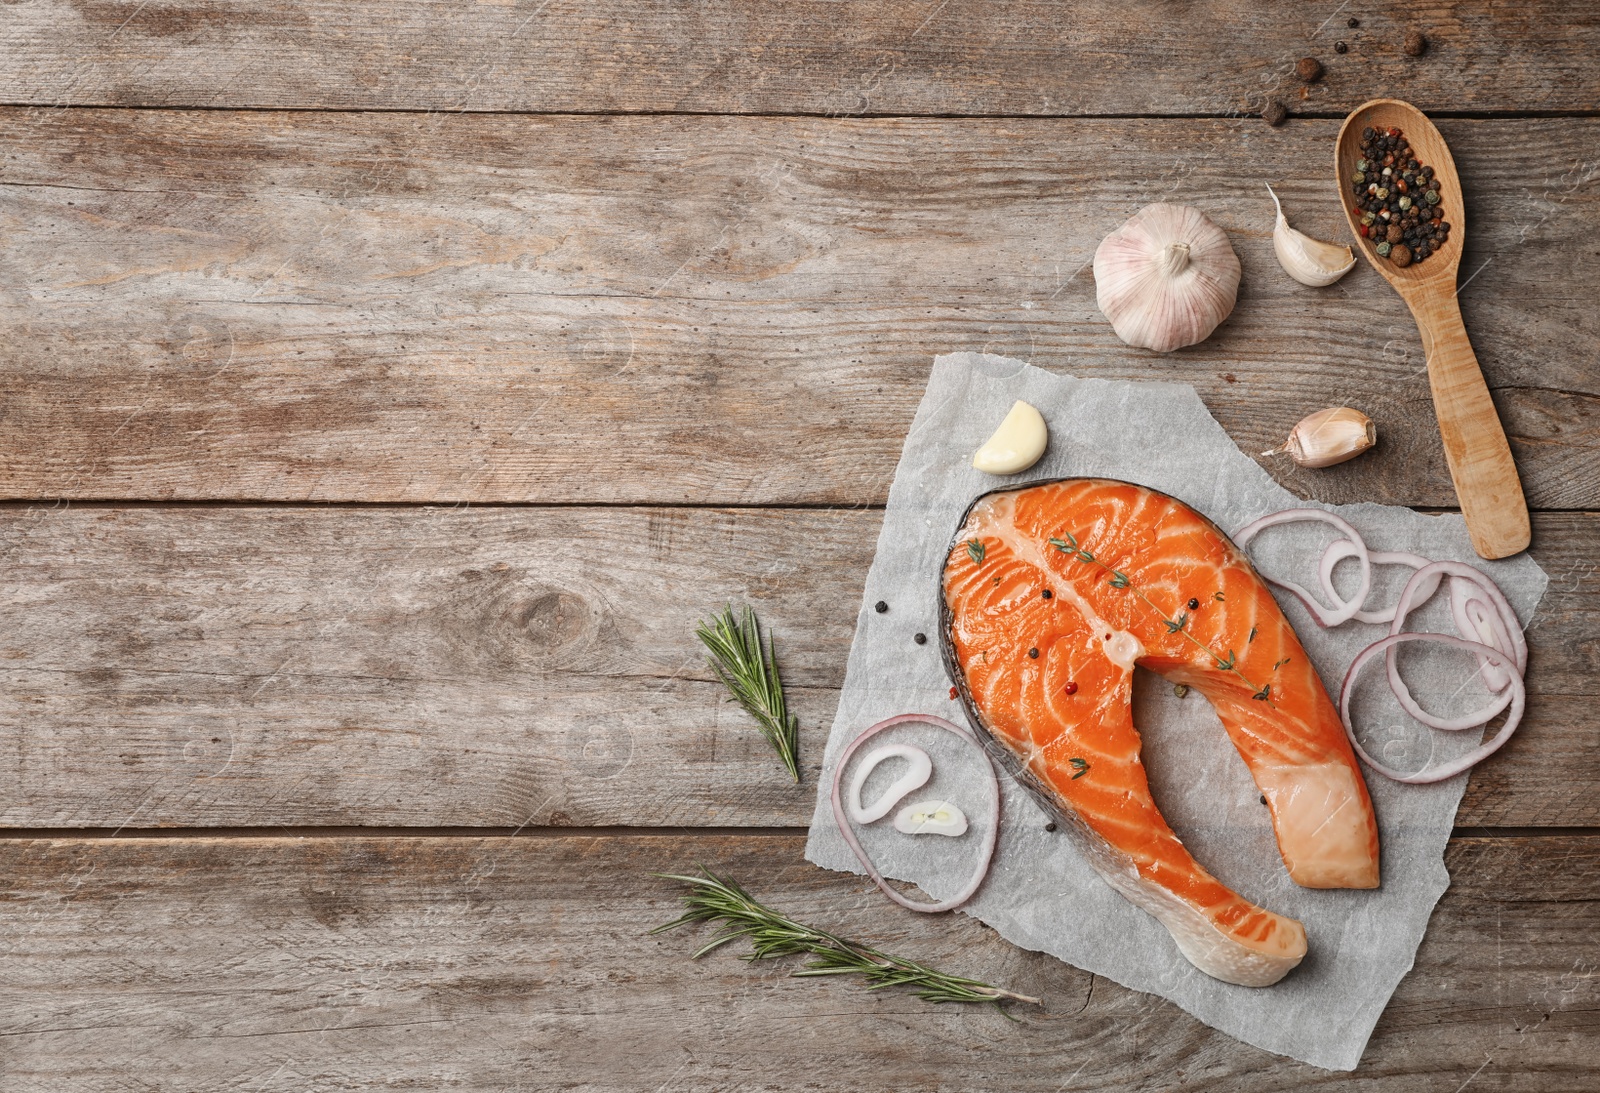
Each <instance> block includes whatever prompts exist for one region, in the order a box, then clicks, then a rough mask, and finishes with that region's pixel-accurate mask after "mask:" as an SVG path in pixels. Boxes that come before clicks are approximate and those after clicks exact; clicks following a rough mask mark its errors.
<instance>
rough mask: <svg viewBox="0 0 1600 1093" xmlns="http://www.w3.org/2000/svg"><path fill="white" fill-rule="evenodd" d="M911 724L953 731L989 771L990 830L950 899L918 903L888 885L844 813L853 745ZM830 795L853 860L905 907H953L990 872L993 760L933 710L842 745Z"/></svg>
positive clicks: (996, 815) (996, 805)
mask: <svg viewBox="0 0 1600 1093" xmlns="http://www.w3.org/2000/svg"><path fill="white" fill-rule="evenodd" d="M910 724H918V725H932V726H933V727H934V728H936V729H944V730H945V731H946V732H952V733H955V735H957V736H959V737H960V738H961V739H963V740H965V741H966V742H967V743H969V744H971V745H972V746H973V747H975V748H977V749H978V751H979V753H980V754H982V756H983V769H984V771H985V772H986V773H987V774H988V775H989V779H988V781H989V815H990V816H991V817H993V819H991V820H990V822H989V830H988V832H987V833H986V834H985V835H984V837H983V850H982V857H980V858H979V860H978V866H977V868H976V869H974V870H973V873H972V879H971V880H970V881H968V882H967V884H966V886H965V887H964V888H962V889H961V891H959V892H957V893H956V894H955V895H953V896H951V897H950V898H949V899H947V900H942V901H940V902H938V903H917V902H916V901H915V900H910V899H907V898H906V897H905V896H903V895H901V894H900V893H899V892H898V891H896V890H895V889H894V888H892V887H890V885H889V882H888V881H886V880H884V879H883V874H881V873H879V872H878V867H877V866H875V865H873V864H872V859H871V858H870V857H868V856H867V852H866V851H865V850H864V849H862V846H861V842H860V840H858V839H857V838H856V833H855V831H854V830H853V829H852V828H851V827H850V819H849V817H848V816H846V815H845V810H844V800H843V797H842V795H841V794H840V792H839V783H840V780H841V779H842V777H843V775H844V769H845V767H847V766H849V765H850V757H851V756H853V755H854V754H855V753H856V749H858V748H860V747H861V745H862V744H865V743H866V742H867V741H868V740H871V739H872V738H873V737H874V736H877V735H878V734H879V733H881V732H887V731H888V730H889V729H892V728H894V727H895V726H897V725H910ZM832 799H833V819H834V822H835V823H837V824H838V825H839V834H841V835H843V836H844V841H845V842H846V843H847V844H848V845H849V847H850V849H851V851H852V852H853V853H854V854H855V856H856V860H857V861H859V862H860V863H861V865H862V867H863V868H864V869H866V871H867V876H869V877H871V878H872V883H873V884H876V885H877V886H878V887H879V889H881V890H882V892H883V894H884V895H886V896H888V897H889V898H890V899H892V900H894V902H896V903H898V904H899V905H900V906H902V907H904V908H906V909H907V910H911V911H920V912H922V913H923V914H933V913H934V912H936V911H953V910H955V909H956V908H957V907H960V906H961V905H962V904H963V903H965V902H967V900H969V899H971V898H972V897H973V894H974V893H976V892H977V891H978V888H979V886H980V885H982V884H983V879H984V877H986V876H988V875H989V863H990V862H991V861H993V860H994V846H995V841H996V840H997V839H998V838H999V836H1000V779H999V776H998V775H996V774H995V772H994V763H993V762H991V761H990V759H989V753H988V752H987V751H984V749H983V746H982V745H981V744H979V743H978V741H977V739H976V738H975V737H974V736H973V735H972V734H971V733H970V732H968V731H967V730H966V729H963V728H962V727H961V726H960V725H956V724H954V723H952V722H949V721H946V720H945V719H944V718H942V717H934V716H933V715H932V714H925V713H904V714H900V715H899V716H897V717H891V718H887V719H886V720H883V721H880V722H878V723H877V724H876V725H873V726H872V727H871V728H869V729H867V731H866V732H864V733H862V734H861V735H860V736H858V737H856V738H855V739H854V740H852V741H851V742H850V746H849V747H847V748H845V749H844V754H843V755H841V756H839V762H838V764H837V765H836V766H835V767H834V768H833V792H832Z"/></svg>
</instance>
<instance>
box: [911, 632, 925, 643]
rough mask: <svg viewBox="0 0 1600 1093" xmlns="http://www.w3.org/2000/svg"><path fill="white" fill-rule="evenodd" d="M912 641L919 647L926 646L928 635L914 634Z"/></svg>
mask: <svg viewBox="0 0 1600 1093" xmlns="http://www.w3.org/2000/svg"><path fill="white" fill-rule="evenodd" d="M911 640H912V641H914V642H916V643H917V644H918V645H926V644H928V635H927V634H912V635H911Z"/></svg>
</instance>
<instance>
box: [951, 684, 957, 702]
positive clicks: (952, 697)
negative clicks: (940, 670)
mask: <svg viewBox="0 0 1600 1093" xmlns="http://www.w3.org/2000/svg"><path fill="white" fill-rule="evenodd" d="M955 700H956V689H955V688H954V687H951V688H950V701H951V702H954V701H955Z"/></svg>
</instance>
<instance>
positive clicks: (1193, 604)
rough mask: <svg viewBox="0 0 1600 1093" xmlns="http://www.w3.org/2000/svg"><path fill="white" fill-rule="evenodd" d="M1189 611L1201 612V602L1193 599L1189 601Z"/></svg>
mask: <svg viewBox="0 0 1600 1093" xmlns="http://www.w3.org/2000/svg"><path fill="white" fill-rule="evenodd" d="M1189 610H1190V611H1198V610H1200V601H1199V600H1197V599H1194V598H1192V597H1191V598H1190V600H1189Z"/></svg>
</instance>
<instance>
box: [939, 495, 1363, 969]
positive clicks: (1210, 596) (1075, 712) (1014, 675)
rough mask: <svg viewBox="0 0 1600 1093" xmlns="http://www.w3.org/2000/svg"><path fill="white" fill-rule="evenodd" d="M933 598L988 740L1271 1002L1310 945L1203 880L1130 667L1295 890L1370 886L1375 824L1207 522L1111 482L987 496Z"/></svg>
mask: <svg viewBox="0 0 1600 1093" xmlns="http://www.w3.org/2000/svg"><path fill="white" fill-rule="evenodd" d="M941 588H942V596H941V611H940V631H941V637H942V644H943V647H944V657H945V663H946V667H947V668H948V670H949V672H950V677H951V681H952V682H953V683H954V684H955V685H956V688H957V690H958V692H959V693H960V695H961V698H962V701H963V703H964V704H965V707H966V711H967V714H968V717H969V719H970V720H971V721H972V723H973V725H974V726H976V727H977V729H978V735H979V737H980V739H983V740H984V742H985V744H986V746H987V747H988V748H989V750H990V752H991V753H992V754H993V755H994V756H995V757H996V759H997V760H998V761H999V762H1000V763H1001V765H1002V766H1004V767H1005V768H1006V769H1007V770H1009V771H1010V772H1011V774H1012V775H1013V776H1015V777H1016V778H1017V780H1018V781H1019V782H1021V783H1022V785H1023V786H1025V787H1027V789H1028V790H1029V791H1031V792H1032V794H1033V795H1034V797H1036V798H1037V799H1038V801H1039V802H1040V803H1041V804H1042V805H1043V806H1044V808H1045V810H1046V812H1048V813H1049V814H1051V815H1052V816H1054V817H1055V818H1056V819H1057V821H1058V822H1059V824H1060V826H1061V828H1062V829H1063V830H1064V831H1065V832H1066V833H1067V834H1068V835H1069V836H1070V837H1071V838H1072V839H1073V841H1074V843H1075V845H1076V846H1077V847H1078V849H1079V850H1080V851H1082V852H1083V854H1084V856H1085V857H1086V858H1087V859H1088V861H1089V863H1090V864H1091V865H1093V866H1094V868H1095V869H1096V870H1097V871H1098V872H1099V873H1100V875H1101V876H1102V877H1104V878H1105V880H1106V882H1107V883H1109V884H1110V885H1111V887H1112V888H1114V889H1116V891H1117V892H1119V893H1120V894H1121V895H1122V896H1124V897H1125V898H1126V899H1128V900H1129V901H1131V902H1132V903H1133V904H1135V905H1136V906H1138V907H1140V908H1142V909H1143V910H1145V911H1147V912H1149V913H1150V914H1151V915H1153V916H1155V918H1156V919H1157V920H1158V921H1160V922H1161V924H1162V925H1163V926H1165V927H1166V928H1167V930H1168V932H1169V933H1171V934H1172V938H1173V940H1174V941H1175V942H1176V943H1177V946H1178V948H1179V950H1180V951H1182V953H1183V955H1184V956H1185V957H1187V958H1188V959H1189V960H1190V961H1191V962H1192V963H1193V964H1194V965H1195V966H1196V967H1198V968H1199V969H1200V970H1201V971H1203V972H1205V973H1206V974H1208V975H1211V976H1214V977H1216V978H1217V979H1221V980H1225V981H1227V982H1229V983H1238V984H1240V985H1243V986H1249V987H1262V986H1269V985H1271V984H1273V983H1276V982H1277V981H1278V980H1279V979H1281V978H1283V976H1284V975H1286V974H1288V972H1289V971H1290V970H1291V969H1292V968H1294V967H1295V966H1296V965H1297V964H1299V963H1300V960H1301V959H1302V958H1303V957H1304V956H1305V952H1306V936H1305V929H1304V927H1302V926H1301V924H1300V923H1299V922H1297V921H1295V920H1294V919H1292V918H1287V917H1285V916H1283V915H1278V914H1274V913H1273V912H1272V911H1269V910H1266V909H1265V908H1262V907H1258V906H1256V905H1255V904H1254V903H1252V902H1251V901H1250V900H1248V899H1245V898H1244V897H1243V896H1241V895H1239V894H1238V893H1236V892H1234V891H1232V890H1231V889H1229V888H1228V887H1227V886H1226V885H1224V884H1223V883H1222V882H1221V881H1219V880H1217V879H1216V878H1215V877H1213V876H1212V875H1211V874H1210V873H1208V872H1206V870H1205V868H1204V867H1203V866H1202V865H1201V864H1200V863H1199V862H1197V861H1195V860H1194V857H1193V856H1192V855H1190V853H1189V851H1188V850H1187V849H1185V848H1184V845H1183V843H1182V842H1180V841H1179V840H1178V837H1177V835H1175V834H1174V833H1173V831H1172V828H1171V827H1170V826H1168V824H1167V822H1166V820H1165V819H1164V818H1163V817H1162V815H1161V812H1160V810H1159V809H1158V808H1157V807H1156V803H1155V801H1154V800H1153V799H1152V797H1151V795H1150V784H1149V779H1148V778H1147V777H1146V774H1145V769H1144V766H1143V765H1142V763H1141V761H1140V758H1139V732H1138V730H1137V729H1136V728H1135V727H1134V724H1133V716H1132V698H1133V668H1134V665H1135V664H1138V665H1140V666H1142V667H1145V668H1148V669H1150V670H1152V671H1154V672H1156V673H1158V674H1160V675H1161V676H1164V677H1165V678H1167V679H1169V680H1172V681H1173V682H1175V683H1182V684H1185V685H1186V686H1188V687H1190V688H1192V689H1194V690H1196V691H1199V692H1200V693H1201V694H1203V695H1204V696H1205V697H1206V698H1207V699H1209V700H1210V702H1211V704H1212V706H1214V707H1215V708H1216V711H1217V714H1218V716H1219V717H1220V718H1221V720H1222V724H1223V726H1224V728H1225V729H1226V730H1227V732H1228V735H1229V737H1230V738H1231V739H1232V740H1233V744H1234V746H1235V748H1237V749H1238V752H1239V755H1240V756H1241V757H1242V758H1243V759H1244V761H1245V764H1246V766H1248V767H1249V769H1250V774H1251V776H1252V777H1254V778H1255V782H1256V785H1257V786H1259V787H1260V789H1261V795H1262V796H1263V797H1265V798H1266V801H1267V807H1268V808H1269V809H1270V810H1271V814H1272V825H1273V829H1274V831H1275V833H1276V835H1277V839H1278V849H1279V851H1280V852H1281V853H1282V855H1283V862H1284V865H1285V866H1287V868H1288V871H1289V876H1290V878H1291V879H1293V880H1294V881H1295V882H1296V883H1297V884H1300V885H1303V886H1305V887H1309V888H1375V887H1377V885H1378V825H1377V821H1376V819H1375V818H1374V816H1373V813H1372V801H1371V799H1370V798H1369V797H1368V796H1367V787H1366V783H1365V782H1364V781H1363V780H1362V778H1361V772H1360V770H1359V768H1358V767H1357V766H1356V760H1355V755H1354V754H1353V753H1352V751H1351V749H1350V744H1349V741H1348V740H1346V738H1345V734H1344V728H1343V726H1342V725H1341V724H1340V721H1339V715H1338V713H1337V711H1336V710H1335V709H1334V706H1333V703H1332V702H1331V701H1330V700H1329V698H1328V694H1327V692H1326V691H1325V690H1324V689H1323V686H1322V681H1321V679H1319V678H1318V676H1317V673H1316V670H1315V668H1314V667H1313V666H1312V664H1311V661H1310V658H1308V657H1307V656H1306V653H1305V650H1304V649H1303V648H1301V645H1300V642H1299V639H1297V638H1296V637H1295V634H1294V630H1293V629H1292V628H1291V627H1290V626H1289V621H1288V619H1286V618H1284V615H1283V611H1282V610H1281V609H1280V608H1279V607H1278V603H1277V601H1276V600H1274V599H1273V598H1272V593H1271V592H1270V591H1269V590H1268V588H1267V585H1266V582H1265V581H1263V580H1262V579H1261V576H1260V575H1259V574H1258V573H1256V571H1255V568H1254V567H1253V566H1251V564H1250V561H1249V559H1248V558H1246V557H1245V555H1244V553H1243V551H1241V550H1240V549H1239V548H1238V547H1237V546H1235V545H1234V544H1233V543H1232V542H1231V541H1230V540H1229V539H1228V537H1227V536H1226V535H1224V534H1223V533H1222V532H1221V531H1220V530H1219V529H1218V528H1217V527H1216V525H1214V524H1213V523H1211V521H1209V520H1207V519H1206V518H1205V517H1204V516H1201V515H1200V514H1199V513H1197V512H1195V511H1194V510H1193V509H1191V508H1190V507H1189V506H1187V505H1185V504H1183V503H1182V502H1181V501H1178V500H1176V499H1174V498H1171V497H1168V496H1167V495H1165V494H1162V493H1158V492H1156V491H1155V490H1152V489H1147V488H1145V487H1143V486H1136V485H1132V484H1130V483H1127V482H1116V481H1111V480H1108V479H1094V478H1077V479H1062V480H1060V481H1053V482H1042V483H1036V484H1032V485H1027V486H1020V487H1016V488H1014V489H1007V490H998V491H995V492H993V493H987V494H984V495H983V496H981V497H979V498H978V499H977V500H976V501H975V502H973V504H972V506H971V507H970V508H969V509H968V510H967V513H966V515H965V517H964V518H963V521H962V524H961V528H960V530H959V531H958V532H957V533H956V537H955V540H954V541H953V542H952V544H951V547H950V552H949V554H948V556H947V558H946V560H945V565H944V573H943V577H942V580H941Z"/></svg>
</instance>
